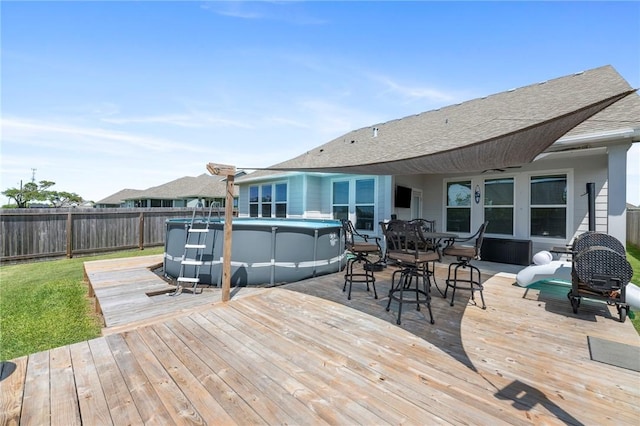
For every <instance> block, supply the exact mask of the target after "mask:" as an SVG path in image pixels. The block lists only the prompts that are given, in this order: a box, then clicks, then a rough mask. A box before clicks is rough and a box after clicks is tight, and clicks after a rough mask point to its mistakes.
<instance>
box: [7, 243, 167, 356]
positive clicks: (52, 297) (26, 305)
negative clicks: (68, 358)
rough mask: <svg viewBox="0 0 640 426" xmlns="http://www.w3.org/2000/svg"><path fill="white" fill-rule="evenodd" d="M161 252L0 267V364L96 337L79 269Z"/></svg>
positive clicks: (96, 326)
mask: <svg viewBox="0 0 640 426" xmlns="http://www.w3.org/2000/svg"><path fill="white" fill-rule="evenodd" d="M162 252H163V248H162V247H159V248H153V249H147V250H144V251H140V250H131V251H123V252H117V253H110V254H106V255H101V256H94V257H79V258H74V259H64V260H52V261H43V262H30V263H21V264H16V265H3V266H0V360H8V359H13V358H17V357H19V356H22V355H27V354H31V353H35V352H39V351H43V350H47V349H51V348H55V347H58V346H63V345H68V344H71V343H75V342H80V341H83V340H87V339H92V338H94V337H98V336H100V330H101V322H100V318H98V317H97V316H96V315H95V314H94V313H93V308H92V303H91V300H90V299H89V298H88V297H87V290H88V288H87V285H86V284H85V283H84V282H83V263H84V262H86V261H89V260H99V259H112V258H120V257H133V256H146V255H151V254H158V253H162Z"/></svg>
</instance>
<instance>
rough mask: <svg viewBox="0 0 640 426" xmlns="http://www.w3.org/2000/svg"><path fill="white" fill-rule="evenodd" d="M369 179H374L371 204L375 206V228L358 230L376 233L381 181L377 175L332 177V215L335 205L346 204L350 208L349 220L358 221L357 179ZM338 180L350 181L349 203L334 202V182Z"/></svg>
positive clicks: (354, 222)
mask: <svg viewBox="0 0 640 426" xmlns="http://www.w3.org/2000/svg"><path fill="white" fill-rule="evenodd" d="M369 179H373V203H372V204H371V205H372V206H373V223H374V227H373V228H374V229H373V230H370V231H368V230H360V229H358V231H363V232H364V233H365V234H372V235H373V234H376V232H377V229H376V226H375V224H376V223H378V209H377V206H378V202H377V201H378V191H379V187H380V183H379V182H378V177H377V176H375V175H370V176H369V175H362V176H348V177H339V178H335V179H331V194H330V197H331V198H330V200H331V217H333V208H334V206H344V205H346V206H347V208H348V211H349V213H348V215H349V216H348V217H349V220H350V221H351V223H353V224H354V226H355V224H356V223H357V220H356V219H357V218H356V181H359V180H369ZM337 182H348V183H349V203H348V204H334V203H333V185H334V183H337ZM363 205H369V204H363Z"/></svg>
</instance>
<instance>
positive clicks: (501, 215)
mask: <svg viewBox="0 0 640 426" xmlns="http://www.w3.org/2000/svg"><path fill="white" fill-rule="evenodd" d="M513 188H514V185H513V178H504V179H487V180H485V181H484V220H485V221H489V225H488V226H487V232H489V233H492V234H504V235H513V200H514V195H513Z"/></svg>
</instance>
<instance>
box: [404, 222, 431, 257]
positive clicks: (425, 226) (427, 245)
mask: <svg viewBox="0 0 640 426" xmlns="http://www.w3.org/2000/svg"><path fill="white" fill-rule="evenodd" d="M409 223H415V224H416V225H418V226H419V227H420V231H421V232H423V233H425V232H435V231H436V221H435V220H428V219H411V220H410V221H409ZM422 248H423V249H425V250H436V249H437V245H436V242H435V241H433V240H429V239H424V247H422Z"/></svg>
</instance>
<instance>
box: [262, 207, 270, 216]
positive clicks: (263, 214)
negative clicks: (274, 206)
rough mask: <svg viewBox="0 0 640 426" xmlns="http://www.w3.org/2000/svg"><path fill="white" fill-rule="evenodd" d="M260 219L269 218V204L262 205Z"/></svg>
mask: <svg viewBox="0 0 640 426" xmlns="http://www.w3.org/2000/svg"><path fill="white" fill-rule="evenodd" d="M262 217H271V204H263V205H262Z"/></svg>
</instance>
